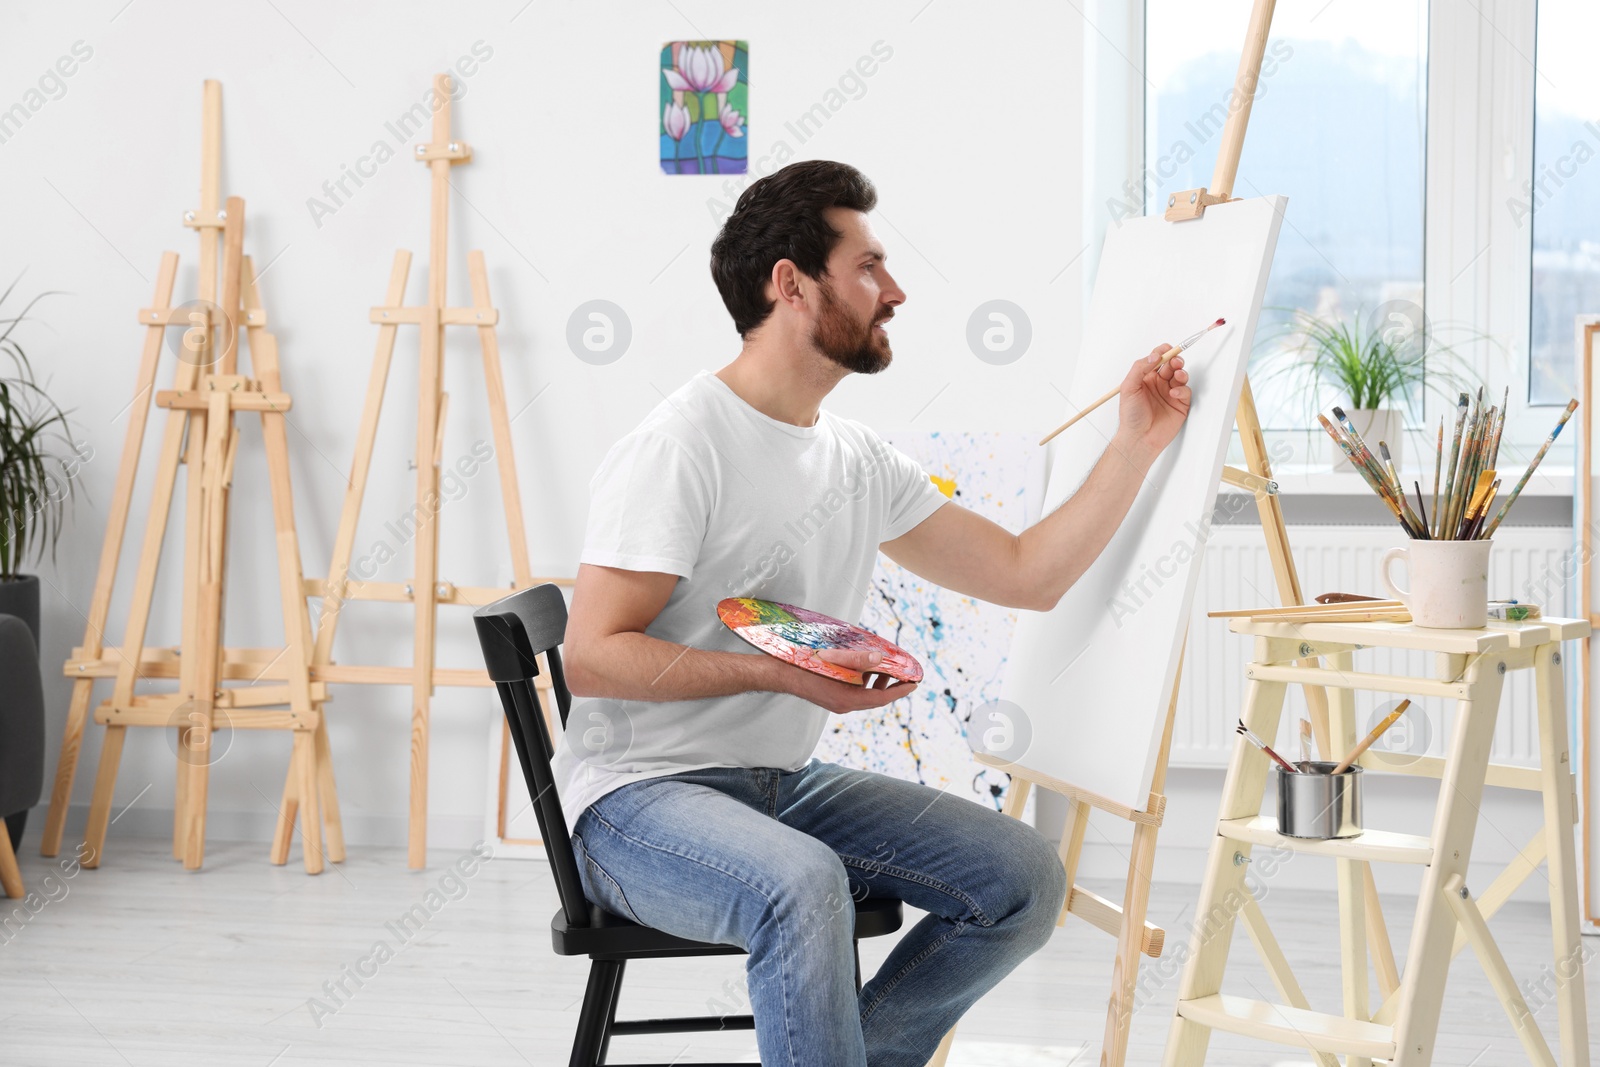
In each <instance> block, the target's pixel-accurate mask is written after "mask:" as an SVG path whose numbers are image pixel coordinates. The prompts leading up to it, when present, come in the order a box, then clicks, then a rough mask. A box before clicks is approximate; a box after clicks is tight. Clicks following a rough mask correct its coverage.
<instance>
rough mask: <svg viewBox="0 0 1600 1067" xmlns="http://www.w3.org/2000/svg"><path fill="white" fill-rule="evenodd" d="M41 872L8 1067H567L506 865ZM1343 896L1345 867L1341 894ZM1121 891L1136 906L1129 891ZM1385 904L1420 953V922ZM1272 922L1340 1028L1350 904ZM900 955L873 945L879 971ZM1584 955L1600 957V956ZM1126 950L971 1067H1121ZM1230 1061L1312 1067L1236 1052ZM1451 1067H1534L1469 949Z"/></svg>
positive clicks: (736, 997)
mask: <svg viewBox="0 0 1600 1067" xmlns="http://www.w3.org/2000/svg"><path fill="white" fill-rule="evenodd" d="M36 849H37V838H36V837H34V836H33V835H31V834H30V838H29V840H28V841H27V842H25V847H24V850H23V854H22V856H21V861H22V868H23V875H24V877H25V878H26V879H27V882H28V887H29V889H30V890H32V891H34V892H37V893H38V894H39V897H38V898H37V901H43V905H42V907H39V908H38V910H37V913H36V914H33V915H31V916H28V913H27V911H26V909H24V910H23V911H22V912H21V913H20V916H19V915H13V914H12V913H11V912H10V911H8V910H0V920H5V919H10V924H9V925H8V926H4V927H0V1064H4V1065H7V1067H11V1065H19V1067H46V1065H54V1064H71V1065H73V1067H89V1065H98V1064H108V1065H137V1067H143V1065H146V1064H149V1065H156V1064H160V1065H163V1067H176V1065H184V1064H196V1065H206V1067H232V1065H238V1067H269V1065H270V1067H297V1065H311V1064H357V1063H360V1064H386V1065H401V1064H448V1065H452V1067H455V1065H464V1064H471V1065H484V1067H490V1065H502V1064H503V1065H512V1067H514V1065H519V1064H533V1065H538V1067H545V1065H562V1064H565V1063H566V1061H567V1049H568V1041H569V1039H570V1037H571V1033H572V1029H573V1026H574V1025H575V1023H576V1021H577V1011H578V1000H579V997H580V995H581V994H582V991H583V982H584V976H585V971H586V967H587V961H586V960H570V959H561V958H558V957H556V956H554V955H552V954H551V952H550V948H549V935H548V932H547V924H548V922H549V919H550V916H551V914H552V912H553V911H554V910H555V894H554V892H553V890H552V888H551V885H550V882H549V877H548V874H547V872H546V869H545V866H544V864H543V863H539V862H528V861H517V860H510V859H495V860H491V861H489V862H487V863H485V864H483V865H482V867H481V868H480V869H479V870H478V871H477V872H476V873H475V875H474V876H473V877H472V878H470V879H464V880H461V881H460V882H455V881H452V880H450V879H449V878H448V877H447V876H446V873H445V872H446V865H447V864H449V863H451V862H452V861H454V860H455V859H457V858H458V856H459V855H461V854H450V853H447V852H443V851H436V852H435V855H434V856H433V857H432V859H433V861H434V863H435V864H436V866H435V867H434V868H433V869H431V870H428V871H422V872H412V871H408V870H407V869H406V867H405V853H404V850H403V849H372V848H356V849H352V850H351V858H350V859H349V860H348V861H347V862H346V863H344V864H341V865H338V866H330V867H329V869H328V871H327V873H324V874H322V875H321V876H319V877H314V878H313V877H308V876H307V875H306V874H305V873H304V872H303V871H302V870H301V868H300V867H299V864H298V858H296V859H295V860H293V861H291V865H290V866H288V867H286V868H276V867H272V866H270V865H269V864H268V863H267V859H266V856H267V846H266V845H265V844H259V843H251V844H233V843H225V842H212V843H211V844H210V846H209V847H208V849H207V855H206V867H205V869H204V870H203V871H201V872H199V873H198V874H187V873H185V872H184V870H183V869H182V867H181V866H180V865H179V864H178V863H177V862H175V861H173V860H171V859H169V858H168V857H167V855H166V852H167V848H166V844H165V843H164V842H161V841H156V840H136V839H135V840H130V839H123V840H120V841H119V840H116V839H113V840H112V842H111V846H110V850H109V854H108V856H107V857H106V860H105V864H104V866H103V867H102V868H101V869H100V870H94V871H79V872H78V873H76V875H74V876H73V877H70V878H67V877H63V875H62V874H61V873H60V872H59V871H58V870H57V869H56V868H55V867H54V865H53V861H48V860H44V859H41V858H40V857H39V856H38V854H37V851H36ZM47 876H48V877H47ZM1332 878H1333V870H1332V865H1331V864H1329V869H1328V879H1329V885H1330V886H1331V885H1332ZM1096 888H1101V887H1096ZM1103 891H1104V892H1106V893H1107V894H1108V895H1120V892H1121V887H1120V886H1109V885H1108V886H1105V887H1103ZM1194 895H1195V889H1194V887H1192V886H1181V885H1157V886H1155V887H1154V891H1153V893H1152V896H1151V918H1152V920H1153V921H1156V922H1158V923H1162V924H1163V925H1166V926H1167V927H1168V929H1169V930H1172V931H1174V932H1173V934H1171V935H1169V945H1170V944H1173V943H1176V942H1179V941H1181V940H1183V937H1182V934H1181V932H1180V931H1182V930H1183V929H1184V927H1185V926H1186V921H1187V920H1188V918H1189V917H1190V916H1191V909H1192V902H1193V899H1194ZM1386 903H1387V904H1388V907H1387V909H1386V910H1387V911H1388V914H1389V918H1390V926H1391V932H1392V933H1393V934H1394V935H1395V937H1396V943H1397V944H1398V945H1400V946H1401V951H1402V952H1403V950H1404V940H1403V938H1404V937H1405V935H1406V933H1407V931H1408V926H1409V921H1410V914H1409V911H1410V905H1411V903H1413V902H1410V901H1403V900H1400V899H1395V900H1392V901H1386ZM0 904H7V905H11V906H14V905H16V904H17V902H15V901H10V902H7V901H3V900H0ZM1263 906H1264V908H1265V910H1266V913H1267V916H1268V918H1269V919H1270V920H1272V921H1273V925H1274V929H1275V930H1276V931H1277V932H1278V936H1279V939H1280V940H1281V941H1282V942H1283V944H1284V948H1285V951H1286V952H1287V953H1288V954H1289V956H1290V959H1291V961H1292V962H1294V963H1295V964H1296V969H1297V972H1298V974H1299V976H1300V980H1301V983H1302V985H1304V986H1305V989H1306V992H1307V995H1308V996H1309V997H1310V999H1311V1002H1312V1006H1313V1007H1319V1008H1323V1009H1325V1010H1337V1006H1338V1002H1339V1000H1338V998H1339V992H1338V990H1339V984H1338V973H1337V948H1336V943H1335V940H1334V937H1333V931H1332V929H1331V927H1330V925H1329V918H1330V916H1332V915H1334V914H1336V911H1335V908H1334V904H1333V896H1332V894H1331V892H1330V893H1328V894H1321V893H1316V892H1307V891H1291V890H1286V889H1278V890H1273V889H1270V888H1269V889H1268V892H1267V895H1266V897H1265V900H1264V904H1263ZM408 912H409V913H410V914H411V915H412V916H413V917H412V919H411V921H410V924H409V925H403V924H402V922H401V920H402V917H403V916H404V915H406V914H407V913H408ZM24 917H25V918H24ZM19 927H20V928H19ZM1493 927H1494V929H1495V932H1496V935H1497V937H1498V938H1499V940H1500V944H1501V946H1502V947H1503V949H1504V951H1505V953H1506V956H1507V958H1508V960H1509V962H1510V965H1511V967H1512V969H1513V971H1514V973H1515V974H1516V975H1517V978H1518V981H1519V983H1521V984H1523V985H1524V988H1527V987H1528V986H1529V984H1530V983H1532V982H1534V981H1537V980H1538V979H1541V978H1546V977H1548V975H1549V974H1550V969H1549V966H1548V963H1547V961H1548V960H1549V954H1550V948H1549V946H1550V940H1549V932H1548V926H1547V922H1546V918H1545V915H1544V911H1543V909H1541V908H1539V907H1538V906H1534V905H1523V904H1511V905H1508V906H1507V907H1506V908H1505V910H1504V911H1503V912H1502V913H1501V914H1500V916H1498V917H1497V918H1496V919H1495V921H1494V923H1493ZM890 940H891V939H882V940H880V941H878V942H868V943H867V944H866V946H864V954H863V955H864V960H863V962H864V965H865V966H866V967H867V968H868V969H869V970H870V969H872V968H875V967H876V965H877V962H878V961H879V960H881V959H882V958H883V956H884V954H885V953H886V952H887V951H888V948H889V943H888V942H889V941H890ZM1584 944H1585V946H1586V947H1587V946H1590V945H1593V946H1594V947H1595V950H1596V951H1600V941H1596V940H1586V941H1585V942H1584ZM1112 947H1113V946H1112V942H1111V940H1110V939H1109V938H1107V937H1106V936H1105V935H1103V934H1101V933H1099V932H1098V931H1095V930H1093V929H1091V928H1089V927H1088V926H1086V925H1084V924H1081V923H1078V922H1077V921H1076V920H1074V921H1073V922H1072V923H1071V924H1069V925H1068V926H1067V927H1065V928H1063V929H1062V930H1061V931H1060V932H1059V933H1058V934H1057V936H1056V938H1055V939H1054V941H1053V942H1052V943H1051V944H1050V945H1049V946H1048V947H1047V948H1046V949H1045V950H1044V951H1043V952H1041V953H1039V954H1038V955H1037V956H1035V957H1034V958H1033V959H1031V960H1029V961H1028V962H1027V963H1026V964H1025V965H1024V966H1023V967H1022V968H1020V969H1019V970H1018V971H1017V972H1016V973H1014V974H1013V975H1012V976H1011V977H1010V978H1008V979H1007V980H1006V981H1005V982H1004V983H1003V984H1002V985H1001V986H1000V987H999V988H998V989H996V990H995V991H994V992H992V993H991V994H990V995H989V996H988V997H987V998H985V999H984V1000H983V1001H982V1002H981V1003H979V1004H978V1005H977V1007H976V1008H974V1009H973V1011H972V1012H971V1013H970V1014H969V1015H968V1017H967V1020H966V1022H965V1023H964V1024H963V1025H962V1028H961V1036H960V1039H959V1040H958V1041H957V1043H956V1047H955V1054H954V1055H953V1056H952V1058H951V1064H952V1065H953V1067H956V1065H960V1067H978V1065H983V1067H990V1065H993V1067H1002V1065H1003V1067H1032V1065H1035V1064H1039V1065H1043V1064H1055V1065H1062V1064H1075V1065H1086V1064H1096V1063H1098V1062H1099V1042H1100V1032H1101V1026H1102V1020H1103V1013H1104V1010H1105V1002H1106V993H1107V981H1108V975H1109V968H1110V960H1111V957H1112ZM380 949H381V951H380ZM390 954H392V958H390ZM1234 960H1235V961H1236V962H1235V964H1234V965H1233V966H1231V967H1230V969H1229V980H1230V988H1231V991H1233V992H1237V993H1240V994H1242V995H1246V996H1268V995H1269V994H1270V992H1271V985H1270V983H1269V981H1268V979H1267V977H1266V974H1265V972H1264V970H1263V969H1262V968H1261V967H1260V966H1259V964H1257V963H1256V961H1255V958H1254V953H1253V950H1252V949H1251V947H1250V944H1249V941H1248V939H1247V938H1245V936H1244V935H1243V933H1242V932H1241V933H1239V934H1238V935H1237V937H1236V939H1235V943H1234ZM1146 962H1147V964H1148V963H1149V961H1146ZM741 966H742V964H741V961H740V959H739V958H737V957H730V958H723V959H715V960H710V961H704V962H700V961H680V960H670V961H661V962H655V963H640V964H634V965H633V966H632V970H631V972H630V974H629V980H628V984H627V986H626V987H625V991H624V999H623V1004H622V1011H621V1013H620V1014H621V1015H622V1016H623V1017H635V1016H639V1015H646V1014H648V1015H659V1014H702V1013H707V1012H718V1011H721V1010H727V1009H726V1008H719V1007H718V1006H717V1003H716V1002H721V1004H723V1005H727V1004H732V1003H742V1000H743V997H744V992H743V989H744V987H743V978H742V971H741ZM1143 973H1144V974H1145V976H1146V981H1145V983H1144V988H1145V991H1146V992H1145V995H1144V997H1143V999H1142V1001H1141V1005H1140V1008H1139V1011H1138V1013H1137V1015H1136V1016H1135V1018H1134V1021H1133V1043H1132V1051H1131V1053H1130V1057H1129V1062H1130V1063H1135V1064H1153V1063H1158V1062H1159V1060H1160V1055H1161V1049H1162V1046H1163V1043H1164V1041H1165V1037H1166V1031H1167V1022H1168V1019H1169V1017H1170V1014H1171V1011H1172V1002H1173V997H1174V995H1175V992H1176V987H1177V977H1176V966H1175V961H1174V960H1173V959H1172V958H1171V955H1170V952H1169V958H1168V960H1166V961H1161V962H1158V963H1157V964H1156V965H1155V966H1153V967H1149V966H1147V968H1146V970H1145V971H1144V972H1143ZM1590 973H1591V975H1595V974H1597V973H1600V972H1597V970H1596V968H1594V967H1591V968H1590ZM1169 974H1170V976H1168V975H1169ZM341 983H342V985H343V989H342V990H341V989H339V988H338V986H339V985H340V984H341ZM1597 984H1600V983H1597V982H1595V981H1593V980H1591V983H1590V997H1589V1000H1590V1004H1591V1006H1592V1005H1594V1004H1595V1003H1597V1002H1600V1000H1597V996H1596V993H1595V991H1594V986H1595V985H1597ZM1268 999H1270V997H1268ZM1530 1001H1532V1002H1533V1003H1534V1004H1535V1006H1537V1004H1538V1001H1537V1000H1535V999H1534V997H1533V996H1530ZM1554 1014H1555V1008H1554V1006H1553V1005H1552V1006H1550V1007H1548V1008H1544V1009H1543V1010H1540V1011H1539V1013H1538V1016H1537V1018H1538V1019H1539V1021H1540V1022H1541V1024H1543V1026H1544V1028H1545V1031H1546V1033H1547V1034H1548V1033H1552V1032H1553V1030H1554ZM754 1047H755V1046H754V1040H753V1038H752V1036H751V1035H749V1034H728V1035H716V1036H705V1037H698V1036H693V1035H682V1036H676V1035H668V1036H665V1037H658V1038H631V1039H626V1040H621V1041H618V1042H616V1043H614V1045H613V1058H614V1059H617V1060H619V1061H622V1062H626V1061H628V1060H635V1061H637V1060H651V1061H656V1062H662V1061H671V1062H673V1063H682V1064H691V1063H694V1062H697V1061H701V1062H703V1061H706V1060H711V1059H715V1058H718V1057H727V1058H732V1059H745V1058H747V1059H751V1060H753V1059H754ZM1210 1062H1211V1063H1212V1064H1217V1065H1226V1067H1286V1065H1290V1064H1301V1063H1306V1062H1308V1060H1307V1059H1306V1057H1304V1056H1296V1055H1295V1054H1294V1053H1293V1051H1292V1050H1287V1049H1278V1048H1272V1047H1267V1046H1262V1045H1258V1044H1254V1043H1250V1042H1244V1041H1230V1040H1228V1039H1226V1038H1224V1037H1218V1038H1217V1039H1215V1040H1214V1041H1213V1042H1212V1056H1211V1059H1210ZM1435 1062H1436V1063H1438V1064H1440V1065H1455V1067H1468V1065H1473V1067H1500V1065H1505V1064H1515V1063H1522V1062H1525V1061H1524V1058H1523V1056H1522V1053H1521V1050H1520V1046H1519V1045H1518V1043H1517V1041H1516V1039H1515V1037H1514V1036H1513V1033H1512V1030H1511V1025H1510V1023H1509V1022H1508V1021H1507V1020H1506V1018H1505V1016H1504V1015H1503V1014H1502V1013H1501V1011H1500V1008H1499V1006H1498V1004H1497V1002H1496V1001H1495V999H1494V996H1493V994H1492V993H1491V991H1490V988H1489V984H1488V982H1487V980H1486V979H1485V978H1484V977H1483V974H1482V972H1481V971H1480V970H1479V969H1478V967H1477V963H1476V961H1474V960H1473V959H1472V957H1471V950H1470V949H1469V950H1467V951H1466V952H1465V953H1463V955H1462V956H1461V957H1460V958H1458V959H1457V961H1456V964H1455V967H1454V969H1453V970H1452V971H1451V974H1450V981H1449V992H1448V995H1447V998H1446V1003H1445V1013H1444V1022H1443V1026H1442V1036H1441V1039H1440V1053H1439V1056H1438V1057H1437V1058H1436V1060H1435Z"/></svg>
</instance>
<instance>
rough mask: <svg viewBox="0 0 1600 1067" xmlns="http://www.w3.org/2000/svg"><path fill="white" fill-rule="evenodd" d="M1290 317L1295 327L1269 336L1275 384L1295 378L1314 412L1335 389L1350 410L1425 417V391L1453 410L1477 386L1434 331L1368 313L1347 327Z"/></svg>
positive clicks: (1303, 314)
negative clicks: (1323, 395)
mask: <svg viewBox="0 0 1600 1067" xmlns="http://www.w3.org/2000/svg"><path fill="white" fill-rule="evenodd" d="M1279 310H1289V311H1290V315H1289V318H1288V321H1287V322H1286V323H1285V324H1284V325H1283V326H1282V327H1281V328H1280V329H1279V330H1278V331H1276V332H1274V333H1272V334H1269V335H1268V337H1267V341H1268V342H1269V343H1272V342H1277V343H1275V344H1273V345H1272V347H1273V349H1274V356H1273V357H1272V358H1271V360H1270V362H1271V363H1274V364H1276V365H1275V366H1273V367H1272V368H1271V369H1270V370H1269V371H1268V375H1269V376H1270V377H1274V378H1276V377H1288V378H1290V379H1291V385H1293V386H1296V387H1298V388H1300V389H1302V390H1303V392H1304V395H1305V396H1306V397H1307V399H1308V401H1309V403H1310V407H1311V410H1313V411H1315V410H1317V409H1319V408H1320V406H1321V405H1320V403H1319V401H1320V399H1321V397H1320V395H1319V394H1321V393H1322V392H1323V391H1324V390H1327V389H1332V390H1334V391H1336V392H1337V393H1339V394H1340V400H1339V402H1341V403H1344V404H1345V405H1346V406H1348V407H1350V408H1355V409H1360V410H1367V409H1375V408H1385V407H1387V408H1395V407H1406V408H1410V409H1412V410H1413V412H1415V413H1417V414H1419V415H1420V407H1419V405H1420V402H1421V400H1422V393H1423V391H1424V390H1430V391H1432V392H1434V393H1435V394H1436V395H1438V396H1439V397H1442V398H1443V399H1444V400H1446V401H1447V402H1449V403H1451V404H1453V403H1454V401H1455V398H1456V395H1457V394H1458V393H1460V392H1461V391H1463V390H1470V388H1473V387H1475V385H1476V382H1475V381H1474V377H1475V376H1474V375H1473V373H1472V371H1471V368H1470V367H1469V366H1468V365H1467V363H1466V361H1465V360H1463V359H1462V358H1461V357H1460V355H1459V354H1458V353H1457V352H1456V351H1455V348H1454V347H1453V346H1451V345H1447V344H1443V343H1441V342H1440V341H1439V340H1438V339H1437V338H1436V337H1434V336H1433V335H1432V332H1431V330H1429V329H1428V328H1427V327H1426V326H1423V327H1421V328H1420V329H1406V328H1396V327H1395V326H1394V325H1393V324H1392V323H1389V322H1385V321H1383V320H1382V319H1380V318H1379V317H1378V316H1376V315H1374V316H1373V317H1372V318H1371V319H1363V316H1362V315H1361V313H1360V312H1357V313H1356V315H1355V316H1354V317H1353V318H1352V319H1350V320H1348V321H1346V320H1344V319H1341V318H1336V317H1321V316H1317V315H1313V314H1311V313H1310V312H1308V311H1304V310H1300V309H1294V310H1291V309H1279Z"/></svg>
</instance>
